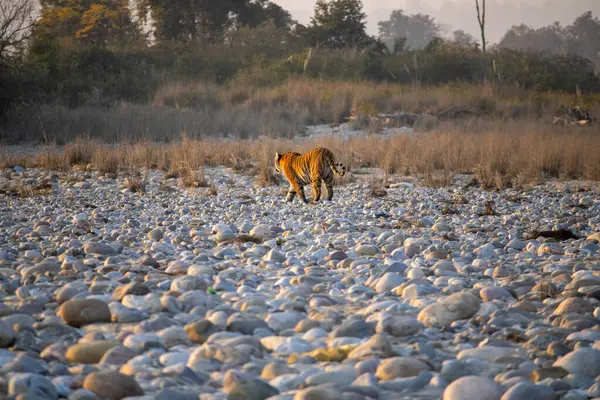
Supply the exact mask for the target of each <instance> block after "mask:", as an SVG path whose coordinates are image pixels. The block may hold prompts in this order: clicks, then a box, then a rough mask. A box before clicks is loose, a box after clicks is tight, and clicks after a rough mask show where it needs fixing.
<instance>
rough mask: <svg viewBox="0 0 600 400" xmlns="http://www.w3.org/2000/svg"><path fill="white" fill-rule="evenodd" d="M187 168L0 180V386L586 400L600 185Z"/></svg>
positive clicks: (79, 391) (592, 392) (17, 391)
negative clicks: (454, 182) (306, 185)
mask: <svg viewBox="0 0 600 400" xmlns="http://www.w3.org/2000/svg"><path fill="white" fill-rule="evenodd" d="M206 173H207V176H208V179H209V180H210V181H211V182H212V183H213V184H214V187H213V188H211V189H208V188H200V189H193V190H188V189H183V188H180V187H179V186H178V184H177V181H176V180H175V179H167V180H165V179H164V175H163V173H160V172H151V173H150V175H149V177H148V183H147V186H146V192H145V193H142V194H138V193H133V192H131V191H129V190H128V189H127V187H126V186H127V185H126V182H125V177H124V176H116V177H106V176H101V175H100V174H98V173H95V172H77V171H69V172H61V173H52V172H48V171H40V170H25V169H20V168H17V169H16V170H12V171H5V172H3V173H2V174H1V175H0V188H4V189H6V188H7V187H8V186H12V187H15V185H16V186H18V187H20V188H21V189H20V190H17V191H12V192H11V191H7V190H5V191H4V193H5V194H1V195H0V299H1V302H0V369H1V373H0V397H3V395H2V394H3V393H4V394H5V395H7V396H9V397H10V398H18V399H22V400H24V399H28V400H29V399H52V400H55V399H58V398H68V399H77V400H84V399H85V400H94V399H122V398H133V397H135V398H138V399H161V400H166V399H168V400H179V399H181V400H188V399H190V400H191V399H201V400H209V399H215V400H218V399H248V400H263V399H267V398H268V399H271V400H287V399H290V400H301V399H302V400H320V399H324V400H335V399H350V400H355V399H356V400H360V399H440V398H443V399H444V400H469V399H477V400H494V399H498V400H499V399H502V400H509V399H510V400H520V399H525V400H534V399H542V400H543V399H569V400H576V399H577V400H578V399H588V398H600V381H597V378H598V377H599V376H600V305H599V302H598V299H600V258H599V253H600V246H599V245H598V241H599V240H600V195H599V194H600V193H599V189H598V187H597V186H594V185H591V184H590V185H583V184H581V183H547V184H545V185H543V186H538V187H532V188H529V189H527V190H522V191H515V190H503V191H494V192H490V191H484V190H481V189H478V188H475V187H467V188H465V187H462V186H454V187H447V188H428V187H424V186H421V185H419V184H418V183H417V182H416V181H404V182H400V181H398V182H397V183H394V184H391V185H390V187H389V188H386V189H385V190H378V191H377V194H378V195H379V196H381V197H373V196H372V193H373V191H372V190H371V187H370V186H369V184H368V182H366V181H365V182H363V181H361V180H360V177H359V179H357V180H356V181H354V182H353V183H349V184H347V185H345V186H336V187H335V191H336V192H335V197H334V201H333V202H322V203H321V204H318V205H304V204H300V203H298V202H295V203H293V204H292V205H289V204H285V203H284V202H283V201H284V197H283V196H284V192H283V193H282V190H284V189H283V186H282V187H281V188H255V187H254V183H253V177H251V176H249V175H245V174H236V173H234V172H233V171H232V170H228V169H223V168H216V169H207V170H206ZM28 188H29V189H28ZM7 193H8V194H7ZM560 229H570V230H571V232H572V233H574V234H575V235H574V236H576V237H577V238H573V237H564V236H565V235H564V232H565V231H562V232H563V234H562V235H557V236H556V237H555V238H548V237H544V236H539V235H533V236H532V235H531V232H532V231H534V230H537V231H559V230H560ZM566 236H571V235H566ZM534 237H535V238H534ZM563 239H565V240H563Z"/></svg>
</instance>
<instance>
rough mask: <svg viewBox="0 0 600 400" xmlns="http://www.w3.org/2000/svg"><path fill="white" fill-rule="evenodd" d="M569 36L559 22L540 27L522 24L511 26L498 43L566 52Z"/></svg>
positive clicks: (524, 49)
mask: <svg viewBox="0 0 600 400" xmlns="http://www.w3.org/2000/svg"><path fill="white" fill-rule="evenodd" d="M567 36H568V32H567V31H566V30H565V29H564V28H563V27H561V26H560V24H559V23H558V22H555V23H554V24H553V25H550V26H547V27H542V28H539V29H533V28H531V27H529V26H527V25H524V24H521V25H517V26H513V27H512V28H510V29H509V30H508V32H506V34H505V35H504V36H503V37H502V39H501V40H500V42H499V43H498V44H499V45H500V47H506V48H509V49H514V50H522V51H541V52H551V53H564V51H565V45H566V43H567Z"/></svg>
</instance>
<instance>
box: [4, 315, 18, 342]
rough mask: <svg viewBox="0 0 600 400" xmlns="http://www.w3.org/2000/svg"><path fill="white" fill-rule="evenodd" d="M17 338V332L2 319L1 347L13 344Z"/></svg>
mask: <svg viewBox="0 0 600 400" xmlns="http://www.w3.org/2000/svg"><path fill="white" fill-rule="evenodd" d="M16 338H17V333H16V332H15V331H14V330H13V328H12V327H11V326H10V325H9V324H7V323H6V322H5V321H2V320H0V348H7V347H10V346H12V344H13V343H14V341H15V340H16Z"/></svg>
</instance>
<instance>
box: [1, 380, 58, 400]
mask: <svg viewBox="0 0 600 400" xmlns="http://www.w3.org/2000/svg"><path fill="white" fill-rule="evenodd" d="M8 395H9V396H15V397H16V396H20V395H21V396H23V395H25V396H27V397H29V396H31V397H32V398H37V399H50V400H56V399H58V392H57V390H56V387H55V386H54V384H53V383H52V381H50V379H48V378H47V377H45V376H43V375H39V374H29V373H22V374H12V376H11V377H10V379H9V380H8Z"/></svg>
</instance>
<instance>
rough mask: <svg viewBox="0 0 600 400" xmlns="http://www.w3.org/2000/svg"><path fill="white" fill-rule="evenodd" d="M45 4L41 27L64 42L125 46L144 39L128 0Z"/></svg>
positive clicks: (51, 0)
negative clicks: (133, 17) (134, 20)
mask: <svg viewBox="0 0 600 400" xmlns="http://www.w3.org/2000/svg"><path fill="white" fill-rule="evenodd" d="M41 4H42V16H41V18H40V20H39V21H38V23H37V28H38V29H40V30H43V31H44V32H45V34H47V35H51V36H54V37H56V38H58V39H59V40H61V41H62V42H63V44H64V43H75V44H83V45H94V46H106V45H117V46H121V45H123V44H126V43H131V42H133V41H136V40H138V39H139V38H140V34H139V29H138V27H137V25H136V24H135V23H134V22H133V19H132V16H131V11H130V9H129V5H128V1H127V0H69V1H65V0H42V2H41ZM40 34H41V32H40Z"/></svg>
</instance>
